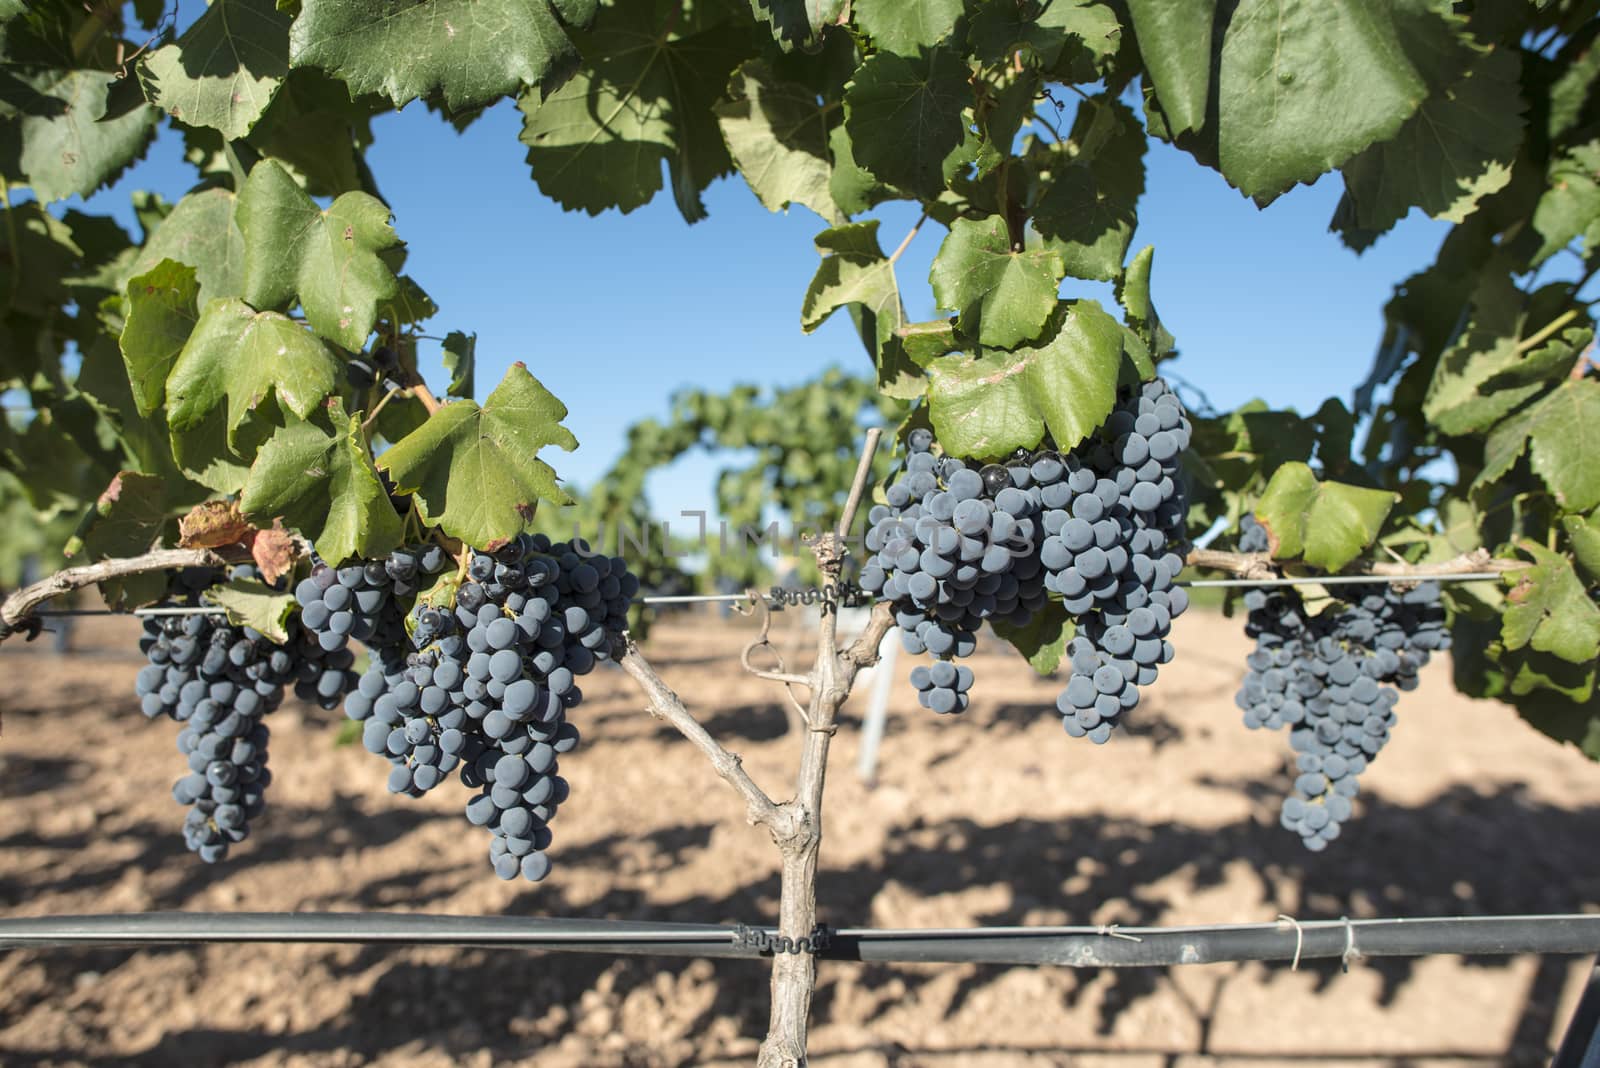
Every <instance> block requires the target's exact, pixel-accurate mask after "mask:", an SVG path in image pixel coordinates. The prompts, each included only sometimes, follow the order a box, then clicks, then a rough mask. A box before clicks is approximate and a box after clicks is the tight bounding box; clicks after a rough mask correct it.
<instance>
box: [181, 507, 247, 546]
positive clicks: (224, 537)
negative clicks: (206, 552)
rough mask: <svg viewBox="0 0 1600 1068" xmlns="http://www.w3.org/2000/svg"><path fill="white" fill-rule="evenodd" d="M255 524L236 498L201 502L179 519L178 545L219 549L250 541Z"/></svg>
mask: <svg viewBox="0 0 1600 1068" xmlns="http://www.w3.org/2000/svg"><path fill="white" fill-rule="evenodd" d="M254 534H255V527H253V526H252V525H251V524H250V521H249V520H247V519H245V517H244V515H243V513H241V512H240V511H239V502H238V501H235V500H225V501H202V502H201V503H199V504H197V505H195V506H194V507H193V508H191V509H189V511H188V512H187V513H186V514H185V515H183V516H182V517H181V518H180V519H179V520H178V548H180V549H217V548H221V547H222V546H224V545H237V544H240V543H243V542H246V541H248V540H250V538H251V537H253V536H254Z"/></svg>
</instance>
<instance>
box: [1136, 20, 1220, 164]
mask: <svg viewBox="0 0 1600 1068" xmlns="http://www.w3.org/2000/svg"><path fill="white" fill-rule="evenodd" d="M1128 13H1129V14H1130V15H1131V16H1132V18H1133V30H1134V35H1135V36H1136V37H1137V38H1138V41H1139V54H1140V56H1141V57H1142V58H1143V59H1144V66H1145V70H1146V71H1148V72H1149V77H1150V81H1151V82H1152V83H1153V84H1154V85H1155V90H1156V97H1157V99H1158V100H1159V101H1160V104H1161V111H1162V114H1163V115H1164V116H1165V118H1166V125H1167V129H1168V130H1169V131H1171V135H1172V136H1177V135H1178V134H1182V133H1187V132H1188V131H1190V130H1198V129H1200V128H1201V127H1202V126H1204V125H1205V122H1206V100H1207V98H1208V96H1209V94H1210V91H1211V40H1212V32H1213V31H1212V26H1213V24H1214V22H1215V20H1216V13H1217V0H1128Z"/></svg>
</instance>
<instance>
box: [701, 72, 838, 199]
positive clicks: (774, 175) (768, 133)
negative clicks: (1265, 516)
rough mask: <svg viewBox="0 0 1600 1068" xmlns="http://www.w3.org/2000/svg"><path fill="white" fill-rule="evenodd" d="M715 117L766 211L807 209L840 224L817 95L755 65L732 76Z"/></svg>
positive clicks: (824, 118)
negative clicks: (724, 98)
mask: <svg viewBox="0 0 1600 1068" xmlns="http://www.w3.org/2000/svg"><path fill="white" fill-rule="evenodd" d="M716 113H717V121H718V123H719V124H720V125H721V127H722V137H723V140H724V141H725V142H726V143H727V146H728V154H729V155H730V156H731V157H733V161H734V163H735V164H736V165H737V166H738V168H739V173H740V174H741V175H743V176H744V180H745V181H746V182H748V183H749V185H750V188H751V190H752V191H753V192H754V193H755V195H756V196H757V197H758V198H760V200H761V204H762V206H763V207H765V208H766V209H767V210H768V211H783V210H785V209H787V208H788V207H789V205H790V204H804V205H805V206H806V207H808V208H810V209H811V210H812V211H814V212H816V213H817V214H818V215H820V216H822V217H823V218H824V219H827V220H828V221H829V222H835V221H837V219H838V210H837V209H836V208H835V207H834V203H833V195H832V194H831V193H830V192H829V183H830V182H831V181H832V178H833V165H832V163H831V162H830V160H829V155H828V122H827V115H828V112H827V110H825V109H824V107H823V105H821V104H819V103H818V101H817V94H816V93H815V92H814V91H812V90H811V89H809V88H808V87H806V86H804V85H800V84H798V83H796V82H785V81H779V80H778V78H777V76H776V75H774V74H773V73H772V69H771V68H770V67H769V66H768V65H767V64H766V63H765V62H763V61H761V60H751V61H750V62H748V63H745V64H744V65H743V66H741V67H740V68H739V69H738V70H737V71H736V72H734V76H733V80H732V81H731V82H730V83H729V84H728V98H727V99H726V100H724V101H722V102H721V103H719V104H717V105H716Z"/></svg>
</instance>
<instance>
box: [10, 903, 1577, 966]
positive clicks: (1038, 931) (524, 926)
mask: <svg viewBox="0 0 1600 1068" xmlns="http://www.w3.org/2000/svg"><path fill="white" fill-rule="evenodd" d="M774 936H775V932H774V931H773V930H772V929H771V928H754V929H751V928H743V927H729V926H721V925H716V924H688V923H643V922H636V921H622V920H576V919H524V918H520V917H509V916H486V917H475V916H435V915H427V914H418V913H383V912H352V913H206V912H166V913H141V914H132V915H102V916H52V917H30V918H24V919H5V920H0V949H39V948H66V947H75V946H144V945H186V944H193V943H209V942H298V943H360V944H368V945H448V946H475V947H494V948H517V949H537V950H551V951H557V952H597V953H618V954H644V955H652V956H664V957H745V958H753V957H759V956H763V955H764V953H765V951H764V950H763V949H762V948H761V947H762V945H764V944H770V942H771V939H772V938H773V937H774ZM823 945H824V946H825V948H823V949H822V950H821V952H819V953H818V956H819V957H822V958H823V959H828V960H856V961H883V962H901V963H912V962H918V963H951V964H953V963H967V962H978V963H985V964H1017V965H1039V964H1050V965H1057V966H1062V967H1074V968H1131V967H1162V966H1167V965H1173V964H1212V963H1220V962H1224V961H1245V960H1262V961H1291V962H1299V961H1303V960H1313V959H1319V958H1320V959H1328V958H1333V959H1341V958H1342V959H1344V960H1345V961H1346V963H1348V962H1350V961H1352V960H1358V959H1359V958H1361V957H1418V956H1427V955H1430V954H1459V955H1470V956H1478V955H1486V956H1495V955H1509V954H1518V953H1545V954H1595V953H1600V915H1554V916H1485V917H1451V918H1442V919H1383V920H1351V921H1348V922H1347V921H1344V920H1314V921H1304V922H1296V921H1293V920H1280V921H1279V922H1277V923H1270V924H1241V925H1233V926H1220V927H987V928H982V927H980V928H970V929H955V930H938V929H928V930H872V929H866V928H845V929H842V930H834V931H829V932H827V937H826V940H825V942H824V943H823Z"/></svg>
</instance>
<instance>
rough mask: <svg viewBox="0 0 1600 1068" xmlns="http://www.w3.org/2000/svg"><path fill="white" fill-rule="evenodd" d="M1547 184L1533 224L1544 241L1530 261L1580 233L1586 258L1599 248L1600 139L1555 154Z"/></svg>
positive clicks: (1552, 252)
mask: <svg viewBox="0 0 1600 1068" xmlns="http://www.w3.org/2000/svg"><path fill="white" fill-rule="evenodd" d="M1547 185H1548V188H1547V189H1546V190H1545V192H1544V195H1543V196H1541V197H1540V198H1539V204H1538V206H1537V207H1535V208H1534V212H1533V228H1534V230H1536V231H1537V232H1538V234H1539V236H1540V237H1542V238H1544V243H1543V244H1541V245H1540V246H1539V251H1538V252H1537V253H1535V254H1534V257H1533V261H1532V262H1533V263H1535V264H1537V263H1541V262H1543V261H1544V260H1546V259H1549V258H1550V257H1551V256H1553V255H1555V254H1556V253H1557V252H1559V251H1561V250H1562V249H1563V248H1566V247H1567V245H1569V244H1571V243H1572V242H1573V241H1575V240H1577V239H1578V238H1580V237H1581V238H1583V243H1582V245H1581V249H1582V252H1583V255H1584V257H1585V258H1587V257H1588V256H1589V255H1590V254H1592V253H1593V252H1594V250H1595V249H1597V248H1600V141H1590V142H1588V143H1587V144H1582V145H1577V146H1575V147H1573V148H1572V149H1570V150H1568V151H1567V153H1566V154H1565V155H1562V156H1558V157H1557V158H1556V159H1555V160H1554V161H1553V162H1552V163H1551V164H1550V176H1549V178H1548V180H1547Z"/></svg>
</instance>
